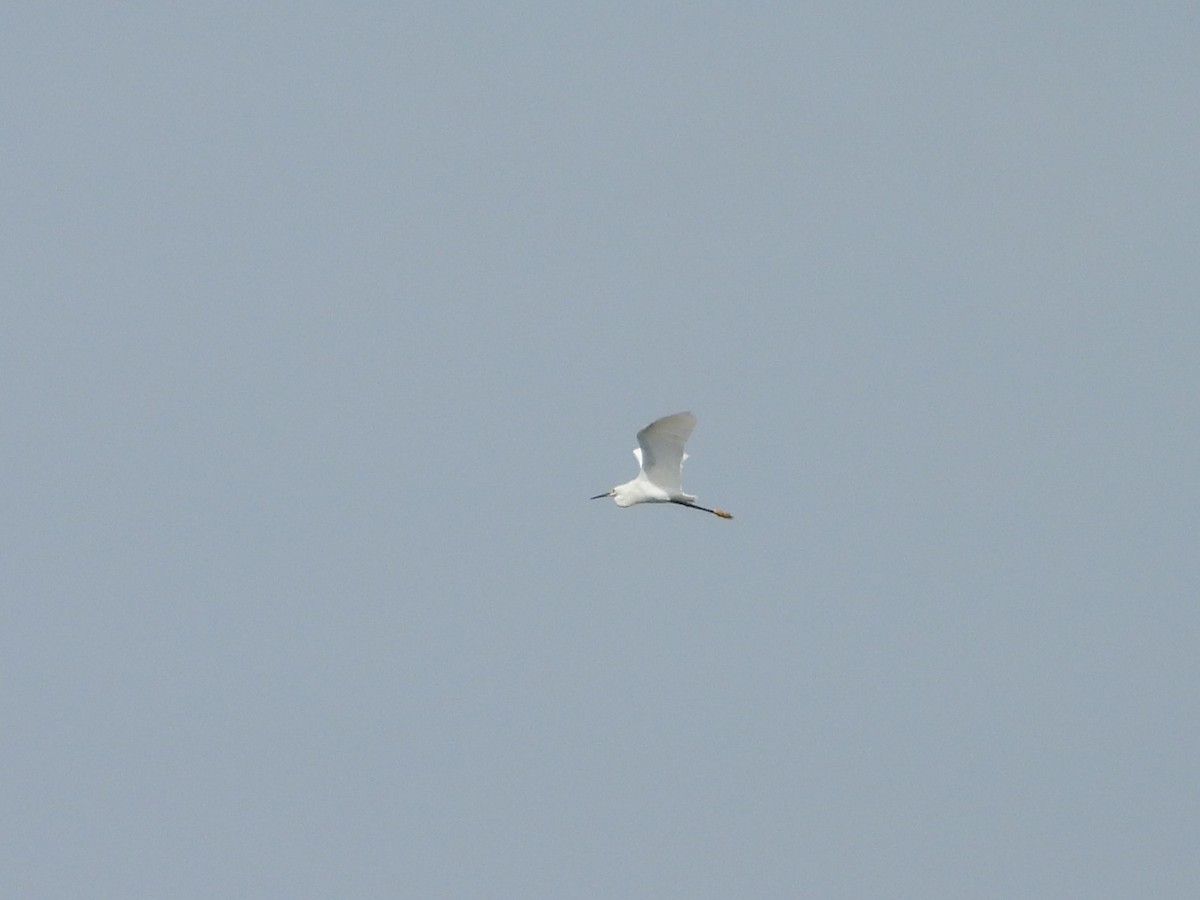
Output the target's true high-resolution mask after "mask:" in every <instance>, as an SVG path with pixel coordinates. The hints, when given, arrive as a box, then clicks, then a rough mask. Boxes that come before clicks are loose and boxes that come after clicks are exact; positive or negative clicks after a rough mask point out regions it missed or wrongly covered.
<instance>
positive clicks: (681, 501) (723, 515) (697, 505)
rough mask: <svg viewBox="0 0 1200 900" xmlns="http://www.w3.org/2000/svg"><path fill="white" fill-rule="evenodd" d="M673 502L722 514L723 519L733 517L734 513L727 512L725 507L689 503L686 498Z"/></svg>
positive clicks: (702, 510)
mask: <svg viewBox="0 0 1200 900" xmlns="http://www.w3.org/2000/svg"><path fill="white" fill-rule="evenodd" d="M671 502H672V503H678V504H679V505H680V506H687V507H690V508H691V509H698V510H700V511H701V512H706V513H712V514H713V515H714V516H720V517H721V518H722V519H732V518H733V513H727V512H725V510H723V509H709V508H708V507H707V506H700V505H699V504H698V503H688V502H686V501H684V500H672V501H671Z"/></svg>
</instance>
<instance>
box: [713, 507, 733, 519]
mask: <svg viewBox="0 0 1200 900" xmlns="http://www.w3.org/2000/svg"><path fill="white" fill-rule="evenodd" d="M713 512H715V513H716V514H717V515H718V516H720V517H721V518H722V519H732V518H733V513H727V512H725V510H723V509H714V510H713Z"/></svg>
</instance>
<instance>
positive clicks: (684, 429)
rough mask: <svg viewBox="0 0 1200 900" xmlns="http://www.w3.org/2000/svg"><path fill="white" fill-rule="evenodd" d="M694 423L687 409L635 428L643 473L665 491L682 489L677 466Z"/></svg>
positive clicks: (670, 491) (678, 491)
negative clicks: (641, 427) (637, 429)
mask: <svg viewBox="0 0 1200 900" xmlns="http://www.w3.org/2000/svg"><path fill="white" fill-rule="evenodd" d="M695 427H696V417H695V416H693V415H692V414H691V413H688V412H681V413H675V415H673V416H664V417H663V418H661V419H659V420H657V421H655V422H651V423H650V424H649V425H647V426H646V427H645V428H643V429H642V430H641V431H639V432H638V436H637V437H638V444H639V445H640V446H641V451H642V456H641V459H640V460H639V462H640V463H641V464H642V471H643V472H645V473H646V477H647V478H649V479H650V480H651V481H653V482H654V483H655V484H657V485H658V486H659V487H660V488H662V489H663V490H664V491H666V492H667V493H671V494H678V493H682V491H683V487H682V485H681V484H680V467H681V466H682V465H683V445H684V444H685V443H687V439H688V438H689V437H690V436H691V434H692V429H693V428H695Z"/></svg>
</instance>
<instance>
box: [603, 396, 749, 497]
mask: <svg viewBox="0 0 1200 900" xmlns="http://www.w3.org/2000/svg"><path fill="white" fill-rule="evenodd" d="M695 427H696V417H695V416H693V415H692V414H691V413H690V412H681V413H675V415H673V416H663V417H662V418H661V419H658V420H657V421H654V422H651V423H650V424H649V425H647V426H646V427H645V428H643V429H642V430H641V431H639V432H638V435H637V438H638V445H639V446H637V447H635V448H634V450H633V455H634V456H636V457H637V461H638V473H637V477H636V478H634V479H633V481H627V482H625V483H624V484H618V485H617V486H616V487H615V488H613V489H612V490H611V491H608V492H607V493H604V494H597V495H596V496H595V497H592V498H590V499H592V500H599V499H601V498H602V497H612V498H613V502H614V503H616V504H617V506H633V504H635V503H678V504H679V505H680V506H690V507H691V508H692V509H699V510H703V511H704V512H707V513H712V514H713V515H714V516H720V517H721V518H722V519H732V518H733V516H732V515H730V514H729V513H727V512H725V510H723V509H709V508H708V507H707V506H698V505H697V504H696V503H695V500H696V498H695V497H693V496H692V495H691V494H685V493H684V492H683V485H682V483H681V479H682V476H683V461H684V460H685V459H687V454H686V453H684V452H683V445H684V444H685V443H687V439H688V438H689V437H690V436H691V434H692V429H693V428H695Z"/></svg>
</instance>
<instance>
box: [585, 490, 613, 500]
mask: <svg viewBox="0 0 1200 900" xmlns="http://www.w3.org/2000/svg"><path fill="white" fill-rule="evenodd" d="M611 496H612V491H608V492H606V493H603V494H597V495H596V496H595V497H588V499H589V500H603V499H604V498H605V497H611Z"/></svg>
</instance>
